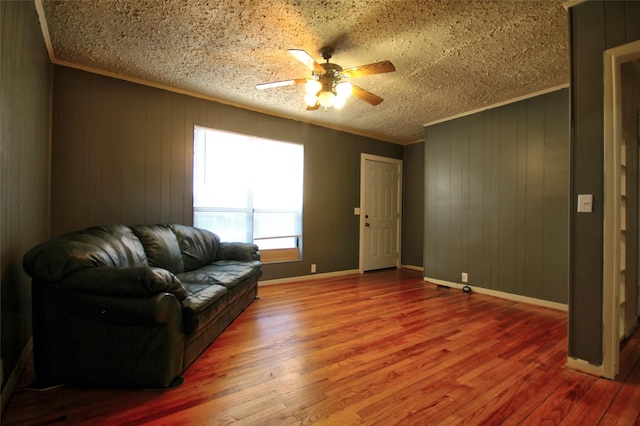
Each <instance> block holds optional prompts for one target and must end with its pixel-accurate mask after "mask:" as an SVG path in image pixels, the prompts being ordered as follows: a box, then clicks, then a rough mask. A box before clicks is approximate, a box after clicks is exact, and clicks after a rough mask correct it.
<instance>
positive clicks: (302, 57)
mask: <svg viewBox="0 0 640 426" xmlns="http://www.w3.org/2000/svg"><path fill="white" fill-rule="evenodd" d="M288 52H289V53H290V54H291V55H293V57H294V58H296V59H297V60H299V61H300V62H302V63H303V64H304V65H305V66H306V67H307V68H309V69H310V70H313V71H319V72H324V68H322V66H320V64H319V63H317V62H316V60H315V59H313V58H312V57H311V55H309V54H308V53H307V52H305V51H304V50H301V49H289V50H288Z"/></svg>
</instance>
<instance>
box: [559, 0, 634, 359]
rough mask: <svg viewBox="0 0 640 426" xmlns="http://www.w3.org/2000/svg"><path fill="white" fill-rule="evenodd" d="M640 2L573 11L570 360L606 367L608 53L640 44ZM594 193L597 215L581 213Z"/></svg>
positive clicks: (583, 5)
mask: <svg viewBox="0 0 640 426" xmlns="http://www.w3.org/2000/svg"><path fill="white" fill-rule="evenodd" d="M638 4H639V2H637V1H615V2H609V1H588V2H582V3H579V4H577V5H575V6H573V7H571V8H570V13H569V18H570V19H569V23H570V32H571V37H570V40H571V69H572V71H571V105H572V116H571V123H572V176H571V183H572V193H571V202H572V209H571V216H570V221H571V222H570V223H571V225H570V226H571V238H572V239H571V254H570V270H571V286H570V289H569V294H570V296H569V298H570V301H569V356H570V357H575V358H579V359H581V360H584V361H588V362H590V363H592V364H594V365H601V364H602V332H603V328H602V315H603V312H602V303H603V241H604V240H603V233H602V228H603V223H604V216H603V200H604V189H603V188H604V166H603V164H604V154H603V146H604V143H603V133H604V124H603V120H604V109H603V108H604V95H603V93H604V90H603V74H604V71H603V53H604V51H605V50H606V49H610V48H613V47H617V46H620V45H623V44H626V43H629V42H632V41H636V40H638V39H640V30H639V29H638V27H639V26H638V25H637V22H640V7H639V6H638ZM578 194H593V196H594V206H593V213H589V214H585V213H576V212H575V206H576V199H577V195H578Z"/></svg>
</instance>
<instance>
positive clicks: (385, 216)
mask: <svg viewBox="0 0 640 426" xmlns="http://www.w3.org/2000/svg"><path fill="white" fill-rule="evenodd" d="M401 170H402V163H401V161H400V160H396V159H391V158H384V157H376V156H366V155H364V154H363V158H362V178H363V179H362V183H361V206H362V208H361V212H360V225H361V229H360V235H361V238H360V254H361V258H360V269H361V271H362V272H364V271H371V270H374V269H383V268H394V267H395V268H398V267H400V250H399V247H400V205H401V204H400V199H401V194H400V192H401V190H400V188H401V185H400V182H401V179H400V177H401Z"/></svg>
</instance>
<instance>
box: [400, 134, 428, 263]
mask: <svg viewBox="0 0 640 426" xmlns="http://www.w3.org/2000/svg"><path fill="white" fill-rule="evenodd" d="M402 172H403V173H404V181H403V183H404V188H403V193H404V197H402V204H403V206H402V230H403V232H402V264H403V265H406V266H416V267H422V266H423V265H422V261H423V250H422V247H423V243H424V241H423V235H424V142H420V143H415V144H412V145H407V146H405V147H404V160H403V165H402Z"/></svg>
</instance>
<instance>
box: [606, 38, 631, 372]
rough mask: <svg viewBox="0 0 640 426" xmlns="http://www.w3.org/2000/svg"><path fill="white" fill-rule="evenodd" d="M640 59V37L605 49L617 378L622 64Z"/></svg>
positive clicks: (609, 345) (610, 337)
mask: <svg viewBox="0 0 640 426" xmlns="http://www.w3.org/2000/svg"><path fill="white" fill-rule="evenodd" d="M636 59H640V41H636V42H633V43H628V44H625V45H623V46H619V47H615V48H613V49H608V50H606V51H605V52H604V224H603V235H604V243H603V277H602V283H603V300H602V303H603V306H602V315H603V318H602V321H603V322H602V328H603V329H602V376H603V377H606V378H609V379H615V377H616V375H617V374H618V368H619V361H620V340H619V330H618V310H619V309H620V304H619V297H620V295H619V292H618V288H619V285H620V270H619V269H620V242H621V238H620V210H621V203H620V197H619V194H620V175H621V173H620V163H621V158H620V151H621V149H620V147H621V144H622V87H621V73H620V66H621V65H622V64H623V63H625V62H629V61H633V60H636Z"/></svg>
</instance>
